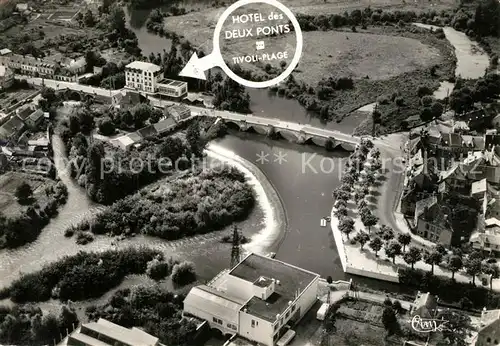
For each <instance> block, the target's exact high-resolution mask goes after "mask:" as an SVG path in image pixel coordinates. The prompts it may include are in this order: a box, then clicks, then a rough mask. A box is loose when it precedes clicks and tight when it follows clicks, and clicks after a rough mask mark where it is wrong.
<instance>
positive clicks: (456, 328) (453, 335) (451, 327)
mask: <svg viewBox="0 0 500 346" xmlns="http://www.w3.org/2000/svg"><path fill="white" fill-rule="evenodd" d="M436 319H438V320H444V321H447V323H446V328H444V329H443V331H442V332H441V333H442V337H443V339H444V340H447V341H446V343H447V344H448V345H454V346H466V345H468V343H467V342H466V339H467V336H468V334H469V329H471V319H470V317H469V316H468V315H467V314H465V313H463V312H461V311H454V310H449V309H446V310H441V311H440V312H439V313H438V314H437V316H436Z"/></svg>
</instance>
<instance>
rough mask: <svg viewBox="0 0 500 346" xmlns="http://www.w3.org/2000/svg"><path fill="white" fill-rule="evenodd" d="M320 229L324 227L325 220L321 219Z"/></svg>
mask: <svg viewBox="0 0 500 346" xmlns="http://www.w3.org/2000/svg"><path fill="white" fill-rule="evenodd" d="M321 227H326V220H325V219H324V218H323V219H321Z"/></svg>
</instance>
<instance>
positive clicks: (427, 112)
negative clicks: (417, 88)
mask: <svg viewBox="0 0 500 346" xmlns="http://www.w3.org/2000/svg"><path fill="white" fill-rule="evenodd" d="M433 117H434V116H433V114H432V110H431V109H430V108H429V107H425V108H424V109H422V112H421V113H420V120H422V121H423V122H429V121H431V120H432V119H434V118H433Z"/></svg>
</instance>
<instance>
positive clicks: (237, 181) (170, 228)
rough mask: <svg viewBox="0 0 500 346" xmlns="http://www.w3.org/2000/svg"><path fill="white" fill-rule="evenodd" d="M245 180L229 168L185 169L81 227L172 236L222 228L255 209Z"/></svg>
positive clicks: (167, 237) (99, 230)
mask: <svg viewBox="0 0 500 346" xmlns="http://www.w3.org/2000/svg"><path fill="white" fill-rule="evenodd" d="M245 180H246V179H245V176H244V175H243V174H242V173H241V172H239V171H238V170H237V169H235V168H232V167H228V166H221V167H218V168H214V169H207V170H203V171H196V172H190V173H186V174H185V175H184V176H181V177H178V178H176V179H172V180H171V181H168V182H165V183H163V184H161V185H158V186H157V187H152V188H148V190H143V191H140V192H139V193H137V194H135V195H133V196H129V197H126V198H125V199H123V200H120V201H118V202H116V203H115V204H113V205H112V206H111V207H110V208H108V209H107V210H105V211H104V212H102V213H100V214H98V215H97V216H96V218H95V219H94V221H92V222H91V225H90V224H89V223H83V224H80V225H79V226H77V228H78V229H80V230H87V229H89V228H91V229H92V232H94V233H97V234H104V233H112V234H115V235H118V234H120V235H121V234H133V233H139V232H141V233H143V234H147V235H153V236H157V237H160V238H164V239H168V240H173V239H178V238H182V237H186V236H193V235H196V234H201V233H207V232H211V231H215V230H219V229H221V228H223V227H225V226H227V225H229V224H231V223H232V222H234V221H238V220H242V219H244V218H245V217H246V216H247V215H248V213H249V212H250V211H251V210H252V208H253V206H254V202H255V200H254V195H253V191H252V189H251V187H250V186H249V185H248V184H247V183H246V181H245ZM90 226H91V227H90Z"/></svg>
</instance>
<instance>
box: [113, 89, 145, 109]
mask: <svg viewBox="0 0 500 346" xmlns="http://www.w3.org/2000/svg"><path fill="white" fill-rule="evenodd" d="M112 102H113V105H114V106H115V107H116V108H119V109H129V108H132V107H133V106H135V105H136V104H139V103H147V102H148V99H147V98H146V97H145V96H143V95H141V94H139V93H137V92H133V91H121V92H119V93H116V94H115V95H113V99H112Z"/></svg>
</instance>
